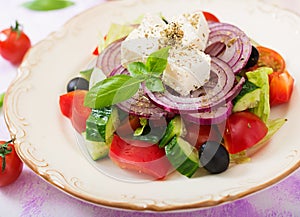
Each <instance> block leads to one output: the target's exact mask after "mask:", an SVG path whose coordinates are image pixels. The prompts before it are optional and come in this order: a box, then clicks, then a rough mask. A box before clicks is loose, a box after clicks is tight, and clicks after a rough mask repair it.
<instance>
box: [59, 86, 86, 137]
mask: <svg viewBox="0 0 300 217" xmlns="http://www.w3.org/2000/svg"><path fill="white" fill-rule="evenodd" d="M86 94H87V91H86V90H75V91H71V92H69V93H66V94H64V95H61V96H60V98H59V105H60V110H61V112H62V114H63V115H64V116H66V117H67V118H70V120H71V122H72V125H73V127H74V128H75V130H77V132H79V133H82V132H84V131H85V129H86V120H87V118H88V117H89V115H90V113H91V109H90V108H88V107H86V106H84V98H85V96H86Z"/></svg>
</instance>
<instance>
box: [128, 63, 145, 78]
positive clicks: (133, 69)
mask: <svg viewBox="0 0 300 217" xmlns="http://www.w3.org/2000/svg"><path fill="white" fill-rule="evenodd" d="M127 70H128V71H129V72H130V73H131V75H132V76H138V75H145V74H147V70H146V66H145V64H144V63H142V62H133V63H129V64H128V66H127Z"/></svg>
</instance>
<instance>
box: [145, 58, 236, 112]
mask: <svg viewBox="0 0 300 217" xmlns="http://www.w3.org/2000/svg"><path fill="white" fill-rule="evenodd" d="M211 74H215V75H216V76H217V84H215V85H212V86H210V85H209V83H208V84H207V85H206V86H205V87H204V91H203V93H202V94H201V95H200V96H199V97H181V96H178V95H174V94H173V93H171V92H170V91H168V90H165V92H164V93H153V92H151V91H149V90H148V89H147V88H146V87H144V89H145V93H146V94H147V95H148V97H149V98H150V99H151V100H152V101H153V103H154V104H156V105H157V106H159V107H161V108H162V109H164V110H166V111H168V112H174V113H181V114H182V113H198V112H203V111H209V110H211V109H212V107H215V106H218V105H220V104H225V103H226V102H227V101H226V100H227V95H228V93H229V92H230V91H231V90H232V89H233V86H234V82H235V76H234V73H233V71H232V70H231V68H230V67H229V66H228V65H227V64H226V63H224V62H223V61H222V60H219V59H218V58H215V57H213V58H212V64H211ZM238 90H239V89H237V90H236V91H238Z"/></svg>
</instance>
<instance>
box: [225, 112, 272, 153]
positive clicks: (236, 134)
mask: <svg viewBox="0 0 300 217" xmlns="http://www.w3.org/2000/svg"><path fill="white" fill-rule="evenodd" d="M267 132H268V128H267V126H266V124H265V123H264V122H263V121H262V120H261V119H260V118H259V117H258V116H257V115H255V114H253V113H251V112H248V111H243V112H236V113H233V114H231V115H230V116H229V118H228V119H227V121H226V127H225V132H224V142H225V146H226V148H227V150H228V152H229V153H230V154H236V153H238V152H241V151H244V150H246V149H248V148H250V147H252V146H254V145H255V144H256V143H257V142H259V141H260V140H261V139H262V138H264V136H265V135H266V134H267Z"/></svg>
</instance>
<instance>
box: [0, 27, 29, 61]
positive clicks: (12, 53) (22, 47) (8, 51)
mask: <svg viewBox="0 0 300 217" xmlns="http://www.w3.org/2000/svg"><path fill="white" fill-rule="evenodd" d="M30 47H31V41H30V39H29V38H28V36H27V35H26V34H25V33H24V32H23V30H22V29H21V28H20V24H19V23H18V22H17V21H16V26H15V27H10V28H8V29H4V30H2V31H1V32H0V54H1V56H2V57H3V58H4V59H6V60H8V61H9V62H11V63H12V64H14V65H19V64H20V63H21V62H22V60H23V57H24V55H25V53H26V52H27V51H28V49H29V48H30Z"/></svg>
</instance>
